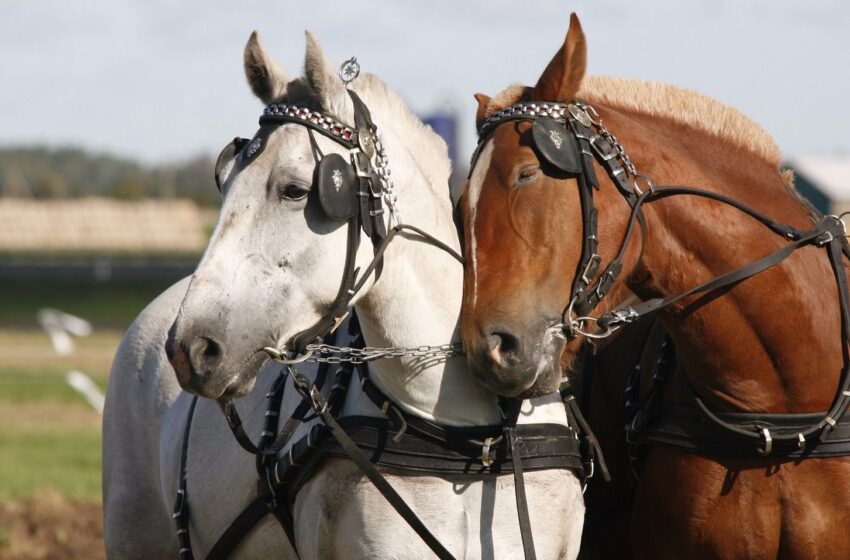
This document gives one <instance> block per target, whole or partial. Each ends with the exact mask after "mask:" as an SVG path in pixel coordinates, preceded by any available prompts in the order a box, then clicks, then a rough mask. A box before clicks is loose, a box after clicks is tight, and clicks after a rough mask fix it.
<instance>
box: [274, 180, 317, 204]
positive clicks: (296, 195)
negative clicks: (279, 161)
mask: <svg viewBox="0 0 850 560" xmlns="http://www.w3.org/2000/svg"><path fill="white" fill-rule="evenodd" d="M309 193H310V189H309V188H308V187H305V186H304V185H301V184H299V183H289V184H287V185H284V186H282V187H279V188H278V190H277V197H278V199H279V200H301V199H302V198H304V197H305V196H307V195H308V194H309Z"/></svg>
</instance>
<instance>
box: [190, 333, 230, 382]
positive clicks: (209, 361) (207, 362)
mask: <svg viewBox="0 0 850 560" xmlns="http://www.w3.org/2000/svg"><path fill="white" fill-rule="evenodd" d="M222 355H223V350H222V348H221V345H220V344H219V343H218V342H216V341H215V340H213V339H211V338H208V337H206V336H199V337H196V338H195V340H193V341H192V344H191V345H190V346H189V359H190V361H191V362H192V366H193V368H194V370H195V371H197V372H198V373H206V372H208V371H209V370H212V369H214V368H215V366H216V365H217V364H218V362H220V361H221V358H222Z"/></svg>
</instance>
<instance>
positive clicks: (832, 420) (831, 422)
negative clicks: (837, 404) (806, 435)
mask: <svg viewBox="0 0 850 560" xmlns="http://www.w3.org/2000/svg"><path fill="white" fill-rule="evenodd" d="M823 421H824V422H826V423H827V424H829V425H830V426H831V427H833V428H834V427H835V418H833V417H832V416H827V417H826V418H824V419H823Z"/></svg>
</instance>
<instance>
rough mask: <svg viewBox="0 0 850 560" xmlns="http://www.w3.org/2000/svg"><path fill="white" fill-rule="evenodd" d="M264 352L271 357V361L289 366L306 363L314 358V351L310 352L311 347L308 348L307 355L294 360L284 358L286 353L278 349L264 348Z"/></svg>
mask: <svg viewBox="0 0 850 560" xmlns="http://www.w3.org/2000/svg"><path fill="white" fill-rule="evenodd" d="M263 352H265V353H266V354H268V355H269V356H270V357H271V359H272V360H274V361H276V362H277V363H279V364H287V365H292V364H300V363H302V362H306V361H308V360H310V358H311V357H312V356H313V351H312V350H310V347H309V345H308V346H307V353H306V354H304V355H302V356H298V357H297V358H292V359H289V358H284V357H283V356H284V355H285V351H284V352H282V351H280V350H278V349H277V348H274V347H273V346H266V347H265V348H263Z"/></svg>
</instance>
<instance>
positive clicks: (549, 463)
mask: <svg viewBox="0 0 850 560" xmlns="http://www.w3.org/2000/svg"><path fill="white" fill-rule="evenodd" d="M349 95H350V96H351V99H352V102H353V104H354V114H355V123H356V126H355V127H349V126H346V125H344V124H341V123H339V122H338V121H337V120H335V119H333V118H331V117H329V116H327V115H324V114H323V113H321V112H319V111H313V110H310V109H307V108H302V107H294V106H291V105H271V106H269V107H268V108H266V110H265V112H264V114H263V116H262V117H261V118H260V131H259V132H258V133H257V135H256V136H255V137H254V139H253V140H251V141H250V142H245V141H239V140H235V141H234V143H232V144H233V148H231V150H230V152H229V154H230V155H233V154H235V153H236V152H237V150H236V148H238V147H239V146H241V152H240V157H241V159H240V161H239V162H238V164H239V165H242V166H243V167H244V166H246V165H248V164H250V162H251V161H253V160H254V159H256V157H257V156H258V155H259V154H260V153H261V152H262V151H263V150H264V149H265V146H266V143H267V140H268V137H269V135H270V134H271V132H272V131H273V130H274V129H275V128H276V127H277V126H280V125H281V124H285V123H296V124H299V125H303V126H306V127H307V128H308V133H309V134H310V136H311V143H312V145H313V148H314V153H316V152H318V153H319V155H321V153H320V152H319V150H318V146H317V144H316V142H315V139H314V138H313V136H312V135H313V133H314V132H317V133H319V134H322V135H324V136H326V137H328V138H330V139H332V140H334V141H335V142H337V143H339V144H341V145H342V146H343V147H345V148H346V149H348V150H349V152H350V163H349V162H347V161H346V160H345V158H343V157H342V156H339V155H335V154H331V155H327V156H322V157H321V159H320V160H319V163H318V165H317V168H316V173H315V177H314V182H315V184H316V185H317V189H318V198H319V202H320V203H321V206H322V208H323V210H324V213H325V214H326V215H327V216H328V217H329V218H331V219H334V220H337V221H346V222H347V223H348V244H347V253H346V261H345V272H344V275H343V279H342V282H341V284H340V288H339V292H338V294H337V297H336V298H335V300H334V302H333V303H332V304H331V305H330V307H329V310H328V312H327V313H326V314H325V316H324V317H323V318H322V319H321V320H320V321H319V322H318V323H317V324H315V325H313V326H312V327H310V328H308V329H306V330H304V331H301V332H300V333H298V334H296V335H295V336H294V337H293V338H292V340H291V341H290V348H291V349H292V350H293V351H294V352H293V354H295V355H297V354H303V353H305V352H306V353H307V356H309V355H310V354H311V353H312V352H313V351H314V349H315V347H316V346H317V343H319V342H322V341H323V340H324V341H325V342H326V343H328V344H331V343H333V341H334V340H335V337H336V331H337V328H338V327H339V325H340V324H341V323H342V322H343V321H344V320H345V319H346V317H348V316H349V310H350V303H351V301H352V299H353V297H354V296H355V295H356V294H357V293H358V291H359V290H360V289H361V288H362V287H363V286H364V285H365V282H366V281H367V279H368V277H369V276H370V275H371V274H372V273H373V272H374V273H375V274H376V275H378V274H380V268H381V263H382V259H383V254H384V251H385V250H386V247H387V246H388V244H389V242H390V241H391V240H392V238H393V237H394V236H395V235H398V234H399V233H401V232H407V233H412V234H414V235H416V236H418V237H419V238H420V239H422V240H424V241H426V242H428V243H431V244H433V245H435V246H437V247H439V248H441V249H443V250H445V251H447V252H448V253H450V254H451V255H453V256H454V257H455V258H456V259H458V260H459V261H461V262H463V259H462V257H461V256H460V255H458V254H457V252H455V251H454V250H453V249H451V248H450V247H448V246H447V245H445V244H444V243H442V242H441V241H439V240H438V239H435V238H434V237H433V236H431V235H429V234H427V233H425V232H424V231H422V230H420V229H418V228H415V227H413V226H409V225H403V224H400V223H399V224H396V225H395V226H393V227H392V228H391V229H390V230H389V231H387V230H386V228H385V226H384V218H383V214H384V208H383V204H382V198H384V197H385V195H386V194H387V191H386V188H385V187H386V185H387V177H386V175H388V173H387V172H386V166H385V165H384V166H382V165H381V158H384V161H383V163H384V164H385V163H386V156H385V154H384V153H383V148H382V146H381V144H380V140H379V139H378V136H377V128H376V127H375V125H374V123H373V122H372V120H371V117H370V115H369V111H368V109H367V107H366V106H365V104H364V103H363V102H362V101H361V100H360V98H359V97H358V96H357V94H356V93H354V92H353V91H350V90H349ZM237 142H238V144H237ZM226 150H227V149H226ZM373 157H377V159H378V162H379V165H378V166H377V167H375V166H373V165H372V159H373ZM217 167H218V166H217ZM381 169H383V170H384V172H383V173H382V172H381ZM391 200H392V199H390V201H391ZM361 231H362V232H364V233H366V235H367V236H368V237H369V238H370V239H371V241H372V244H373V248H374V257H373V259H372V261H371V262H370V264H369V265H368V266H367V267H366V268H365V269H364V271H363V272H362V273H360V271H359V269H357V268H356V267H355V261H356V253H357V250H358V247H359V244H360V235H361ZM349 330H350V332H349V334H350V336H352V337H353V340H354V342H352V344H351V345H352V346H353V347H355V348H358V347H360V348H362V347H363V345H364V342H363V337H362V334H361V333H360V330H359V326H358V324H357V321H356V317H354V318H352V319H350V329H349ZM267 351H269V352H270V353H272V354H274V352H275V351H274V350H273V349H267ZM276 357H277V358H279V360H278V361H282V362H283V363H287V364H292V363H295V362H298V361H299V360H301V359H299V358H293V359H283V354H282V353H280V352H279V351H278V352H277V356H276ZM325 358H327V356H325ZM320 361H321V364H320V366H319V369H318V371H317V373H316V376H315V378H314V379H312V380H311V379H310V378H308V377H307V376H305V375H304V374H302V373H301V372H299V371H298V370H297V369H296V368H295V367H292V366H291V365H287V366H286V367H284V368H283V370H282V371H281V375H280V377H279V378H278V379H277V380H276V381H275V383H274V385H273V386H272V388H271V390H270V391H269V393H268V394H267V397H268V409H267V411H266V425H265V427H264V430H263V432H262V435H261V437H260V439H259V442H258V443H257V444H254V443H253V442H252V441H251V439H250V438H249V437H248V435H247V434H246V433H245V430H244V428H243V426H242V422H241V419H240V418H239V415H238V413H237V411H236V408H235V407H234V406H233V403H232V402H230V401H223V402H220V403H219V404H220V405H221V408H222V411H223V413H224V415H225V417H226V418H227V421H228V425H229V427H230V429H231V431H232V432H233V434H234V436H235V437H236V440H237V441H238V442H239V444H240V445H241V446H242V447H243V448H244V449H245V450H246V451H248V452H250V453H252V454H254V455H256V457H257V461H256V467H257V472H258V475H259V481H258V485H257V497H256V498H255V499H254V500H253V501H252V502H251V503H250V504H249V505H248V506H247V507H246V508H245V509H244V510H243V512H242V513H241V514H239V516H238V517H237V518H236V519H235V520H234V521H233V523H232V524H231V525H230V527H229V528H228V529H227V530H226V531H225V533H224V534H223V535H222V536H221V537H220V538H219V540H218V542H217V543H216V544H215V545H214V547H213V548H212V550H211V551H210V553H209V555H208V556H207V558H209V559H223V558H227V557H228V556H229V555H230V554H231V552H232V551H233V550H234V549H235V548H236V546H237V545H238V544H239V542H241V540H242V539H243V538H244V537H245V536H246V535H247V534H248V532H250V531H251V529H252V528H253V527H254V526H255V525H256V523H257V522H258V521H259V520H260V519H262V518H263V517H264V516H265V515H267V514H272V515H274V516H275V518H276V519H277V520H278V521H279V522H280V524H281V526H282V527H283V529H284V532H285V533H286V535H287V537H288V538H289V540H290V543H291V544H292V547H293V549H294V550H296V554H297V548H296V546H295V545H296V542H295V535H294V523H293V515H292V509H293V505H294V503H295V498H296V496H297V493H298V490H299V489H300V488H301V487H302V486H303V484H304V483H305V482H306V481H307V480H308V479H309V478H310V476H311V474H312V473H313V472H315V470H316V468H318V467H319V465H320V464H321V463H322V461H323V460H324V459H326V458H328V457H342V458H347V459H350V460H352V461H354V463H355V464H356V465H357V467H358V468H359V469H360V471H361V472H362V473H363V474H364V475H365V476H366V477H368V478H369V479H370V481H371V482H372V483H373V484H374V485H375V487H376V488H377V489H378V490H379V491H380V492H381V494H382V495H383V496H384V497H385V498H386V499H387V501H388V502H389V503H390V505H391V506H392V507H393V508H394V509H395V510H396V511H397V512H398V513H399V514H400V515H401V516H402V518H403V519H404V520H405V521H406V522H407V523H408V524H409V525H410V526H411V527H412V528H413V529H414V531H416V533H417V534H418V535H419V536H420V537H421V538H422V539H423V541H424V542H425V543H426V544H427V545H428V547H429V548H430V549H431V550H432V551H433V552H434V554H435V555H436V556H437V557H439V558H443V559H450V558H454V557H453V556H452V555H451V553H450V552H449V551H448V550H447V549H446V548H445V547H444V546H443V545H442V544H441V543H440V542H439V541H438V540H437V539H436V538H435V537H434V535H433V534H432V533H431V532H430V531H429V530H428V528H427V527H426V526H425V525H424V524H423V523H422V521H421V520H420V519H419V518H418V517H417V516H416V514H415V513H414V512H413V511H412V510H411V509H410V507H409V506H408V505H407V504H406V503H405V502H404V500H403V499H402V498H401V497H400V496H399V495H398V494H397V493H396V492H395V490H394V489H393V488H392V486H391V485H390V484H389V483H388V482H387V480H386V479H385V478H384V476H383V475H382V474H381V473H380V472H379V470H378V468H387V469H391V470H392V471H393V472H397V473H400V474H422V473H430V474H437V475H440V474H443V475H457V474H470V475H477V476H496V475H499V474H504V473H513V475H514V479H515V490H516V497H517V510H518V512H519V518H520V530H521V534H522V541H523V548H524V553H525V557H526V558H527V559H533V558H535V552H534V544H533V538H532V534H531V525H530V522H529V516H528V506H527V503H526V498H525V487H524V480H523V472H524V471H535V470H546V469H567V470H571V471H573V472H576V473H577V474H578V475H579V476H581V477H582V478H583V479H585V480H586V478H588V477H589V476H590V475H591V474H592V472H593V470H594V465H595V464H596V463H597V462H598V463H599V465H600V469H601V470H602V472H603V475H605V476H607V469H606V468H605V465H604V461H603V460H602V457H601V454H600V453H598V444H597V443H596V439H595V437H594V436H593V434H592V433H591V432H590V430H589V427H588V426H587V423H586V422H585V421H584V419H583V418H582V417H581V413H580V411H579V409H578V407H577V406H576V403H575V400H574V399H573V398H572V396H570V395H567V394H562V398H563V400H564V405H565V408H566V412H567V416H568V420H569V426H563V425H555V424H532V425H527V424H519V425H518V424H517V419H518V416H519V411H520V405H521V401H520V400H518V399H505V400H503V401H502V407H501V408H502V411H503V417H504V422H503V424H502V425H496V426H480V427H474V428H456V427H449V426H443V425H440V424H437V423H435V422H431V421H428V420H425V419H423V418H420V417H417V416H413V415H411V414H408V413H406V412H404V411H403V410H402V408H401V407H400V406H398V405H397V404H396V403H394V402H393V401H392V400H391V399H390V398H389V397H387V396H386V395H385V394H384V393H383V392H382V391H381V390H380V389H379V388H378V387H377V386H376V385H375V384H374V383H373V382H372V381H371V379H370V378H369V374H368V367H367V365H366V364H365V363H360V364H355V363H351V362H343V363H340V364H339V365H338V366H337V367H336V368H335V369H334V371H331V366H330V364H329V363H328V362H332V361H338V360H333V359H324V360H320ZM355 373H356V376H357V379H358V380H359V383H360V385H361V387H362V390H363V393H364V394H365V395H366V396H367V397H368V398H369V399H370V400H371V401H372V402H373V403H374V404H375V405H376V406H377V407H378V409H379V410H380V411H381V413H383V415H384V417H364V416H340V414H341V411H342V405H343V402H344V400H345V394H346V392H347V390H348V387H349V384H350V383H352V382H354V374H355ZM331 380H332V381H333V383H331V384H330V388H328V385H329V382H330V381H331ZM287 385H289V386H290V387H292V388H293V389H294V390H296V391H297V392H298V393H299V395H300V396H301V398H302V400H301V401H300V404H299V405H298V406H297V407H296V409H295V410H294V412H293V413H292V415H291V416H290V418H289V419H288V420H287V422H286V423H285V424H284V425H283V427H282V428H281V427H280V426H279V422H278V419H279V417H280V413H281V411H280V405H281V402H282V400H283V394H284V390H285V387H286V386H287ZM196 400H197V397H196V399H195V401H193V403H192V405H191V408H190V412H189V417H188V419H187V424H186V429H185V436H184V443H183V449H182V455H181V476H180V487H179V490H178V493H177V500H176V503H175V507H174V518H175V520H176V524H177V534H178V538H179V540H180V557H181V559H182V560H189V559H191V558H192V557H193V556H192V550H191V543H190V538H189V532H188V518H189V509H188V502H187V482H186V462H187V455H188V441H189V432H190V427H191V421H192V415H193V412H194V408H195V402H196ZM315 419H319V420H320V422H317V423H315V424H314V425H313V426H312V427H311V428H310V430H309V433H308V434H307V435H306V436H304V437H303V438H301V439H299V440H298V441H295V442H292V441H291V440H292V437H293V435H294V434H295V431H296V430H297V429H298V427H299V426H301V425H302V424H303V423H304V422H307V421H312V420H315ZM287 447H288V451H287V452H286V453H284V454H283V456H279V454H280V453H281V451H283V450H284V449H286V448H287ZM585 475H586V476H585Z"/></svg>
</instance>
